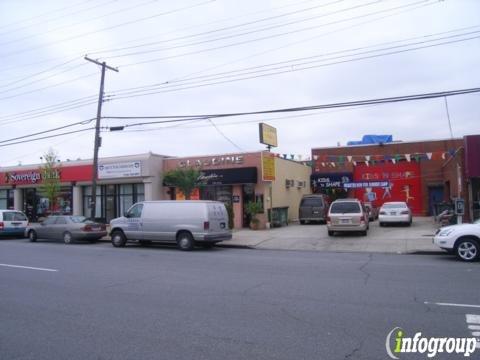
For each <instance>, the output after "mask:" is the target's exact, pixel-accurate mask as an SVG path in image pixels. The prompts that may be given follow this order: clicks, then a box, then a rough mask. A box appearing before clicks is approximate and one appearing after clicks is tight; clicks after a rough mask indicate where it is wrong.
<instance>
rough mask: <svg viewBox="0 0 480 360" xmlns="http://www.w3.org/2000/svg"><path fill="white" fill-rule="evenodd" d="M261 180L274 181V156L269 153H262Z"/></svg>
mask: <svg viewBox="0 0 480 360" xmlns="http://www.w3.org/2000/svg"><path fill="white" fill-rule="evenodd" d="M262 179H263V181H275V155H273V154H272V153H269V152H262Z"/></svg>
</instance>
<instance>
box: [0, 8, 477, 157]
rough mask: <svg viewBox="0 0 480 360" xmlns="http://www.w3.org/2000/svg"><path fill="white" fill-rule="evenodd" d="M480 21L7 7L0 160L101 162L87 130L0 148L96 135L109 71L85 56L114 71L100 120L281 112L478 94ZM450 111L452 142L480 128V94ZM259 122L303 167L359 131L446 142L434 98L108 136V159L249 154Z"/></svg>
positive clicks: (352, 11)
mask: <svg viewBox="0 0 480 360" xmlns="http://www.w3.org/2000/svg"><path fill="white" fill-rule="evenodd" d="M479 15H480V1H478V0H444V1H438V0H424V1H422V0H401V1H395V0H383V1H382V0H380V1H375V0H355V1H347V0H345V1H342V0H340V1H339V0H336V1H335V0H278V1H273V0H271V1H261V0H260V1H251V0H244V1H234V0H213V1H208V0H179V1H175V2H172V1H162V0H128V1H127V0H89V1H88V0H84V1H78V0H71V1H60V0H57V1H53V0H52V1H48V0H46V1H37V0H2V1H0V59H1V66H0V103H1V106H0V141H1V142H0V145H2V146H1V147H0V166H11V165H17V164H19V163H22V164H30V163H38V162H39V158H40V156H42V154H44V153H45V152H46V151H47V150H48V149H49V147H52V148H53V149H54V150H56V151H57V152H58V154H59V157H60V159H62V160H66V159H77V158H81V159H89V158H92V157H93V137H94V132H93V131H91V130H89V131H85V132H79V133H75V134H70V135H65V136H59V137H54V138H50V139H45V140H39V141H34V142H25V143H21V144H17V145H9V146H3V145H5V144H8V142H5V140H9V139H13V138H16V137H21V136H23V135H29V134H32V133H36V132H41V131H45V130H49V129H52V128H56V127H61V126H65V125H69V124H73V123H77V122H81V121H84V120H86V121H87V122H86V123H85V124H80V125H75V126H71V127H67V128H64V129H61V130H59V131H58V132H56V133H55V132H54V133H45V134H44V135H39V136H46V135H52V134H57V133H63V132H67V131H76V130H81V129H85V128H89V127H92V126H94V122H88V120H90V119H92V118H94V117H95V116H96V112H97V99H98V91H99V82H100V67H99V66H97V65H95V64H93V63H90V62H87V61H86V60H84V58H83V57H84V55H86V54H87V55H88V56H89V57H91V58H94V59H99V60H100V61H106V62H107V64H108V65H110V66H112V67H117V68H118V69H119V72H118V73H116V72H113V71H109V70H107V73H106V79H105V95H106V99H107V100H108V101H106V102H105V103H104V105H103V116H170V115H172V116H174V115H189V114H215V113H231V112H247V111H258V110H269V109H280V108H289V107H298V106H309V105H318V104H327V103H333V102H344V101H353V100H362V99H370V98H379V97H389V96H400V95H410V94H418V93H426V92H437V91H444V90H456V89H463V88H474V87H478V86H479V85H480V67H479V64H480V40H479V36H480V16H479ZM439 44H441V45H439ZM412 49H416V50H412ZM448 107H449V113H450V119H451V124H452V129H453V135H454V136H455V137H461V136H464V135H467V134H478V133H480V127H479V120H480V95H478V94H472V95H462V96H455V97H449V98H448ZM148 121H154V120H152V119H149V120H135V119H131V120H108V119H103V120H102V126H105V127H110V126H118V125H124V124H129V125H132V124H136V123H140V122H148ZM259 122H266V123H268V124H270V125H272V126H274V127H276V128H277V129H278V142H279V147H278V148H276V149H275V150H274V151H275V152H278V153H281V154H289V155H290V154H295V155H302V157H303V158H305V157H306V156H308V155H310V153H311V148H315V147H328V146H336V145H337V143H340V144H341V145H345V144H346V142H347V141H349V140H360V139H361V137H362V136H363V135H364V134H391V135H393V139H394V140H402V141H413V140H423V139H439V138H449V137H450V131H449V126H448V120H447V113H446V108H445V101H444V99H443V98H440V99H433V100H425V101H416V102H408V103H398V104H385V105H377V106H368V107H363V108H354V109H337V110H325V111H315V112H302V113H290V114H275V115H268V116H266V115H262V116H242V117H234V118H222V119H212V120H202V121H189V122H185V123H176V124H155V125H140V126H130V127H127V128H125V130H123V131H117V132H110V131H108V130H105V131H104V132H103V133H102V138H103V145H102V147H101V149H100V157H107V156H117V155H131V154H140V153H145V152H148V151H152V152H154V153H158V154H165V155H171V156H194V155H206V154H222V153H231V152H238V151H256V150H260V149H264V146H263V145H261V144H259V140H258V123H259ZM26 139H31V137H29V138H26ZM26 139H21V140H26ZM21 140H20V141H21Z"/></svg>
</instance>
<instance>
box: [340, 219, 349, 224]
mask: <svg viewBox="0 0 480 360" xmlns="http://www.w3.org/2000/svg"><path fill="white" fill-rule="evenodd" d="M340 224H350V219H340Z"/></svg>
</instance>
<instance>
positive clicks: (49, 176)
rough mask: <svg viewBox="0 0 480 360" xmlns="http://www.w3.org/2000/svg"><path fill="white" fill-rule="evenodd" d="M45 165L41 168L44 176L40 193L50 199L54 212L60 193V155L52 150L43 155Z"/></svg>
mask: <svg viewBox="0 0 480 360" xmlns="http://www.w3.org/2000/svg"><path fill="white" fill-rule="evenodd" d="M43 159H44V160H45V163H44V165H43V166H42V167H41V168H40V171H41V174H42V183H41V185H40V192H41V194H42V195H43V196H45V197H46V198H47V199H48V202H49V210H50V211H51V212H53V211H54V210H55V208H56V205H57V197H58V194H59V193H60V166H59V165H58V163H57V159H58V155H57V153H56V152H55V151H54V150H53V149H52V148H50V149H49V150H48V152H47V153H46V154H44V155H43Z"/></svg>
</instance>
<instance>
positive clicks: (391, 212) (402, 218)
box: [378, 201, 412, 226]
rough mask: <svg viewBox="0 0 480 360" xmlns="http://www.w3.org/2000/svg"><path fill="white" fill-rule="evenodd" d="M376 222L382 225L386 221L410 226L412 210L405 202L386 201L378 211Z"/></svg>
mask: <svg viewBox="0 0 480 360" xmlns="http://www.w3.org/2000/svg"><path fill="white" fill-rule="evenodd" d="M378 222H379V224H380V226H384V225H385V224H387V223H389V224H393V223H397V224H406V225H408V226H410V225H412V211H411V210H410V208H409V207H408V205H407V203H405V202H401V201H397V202H386V203H384V204H383V205H382V207H381V208H380V210H379V212H378Z"/></svg>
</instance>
